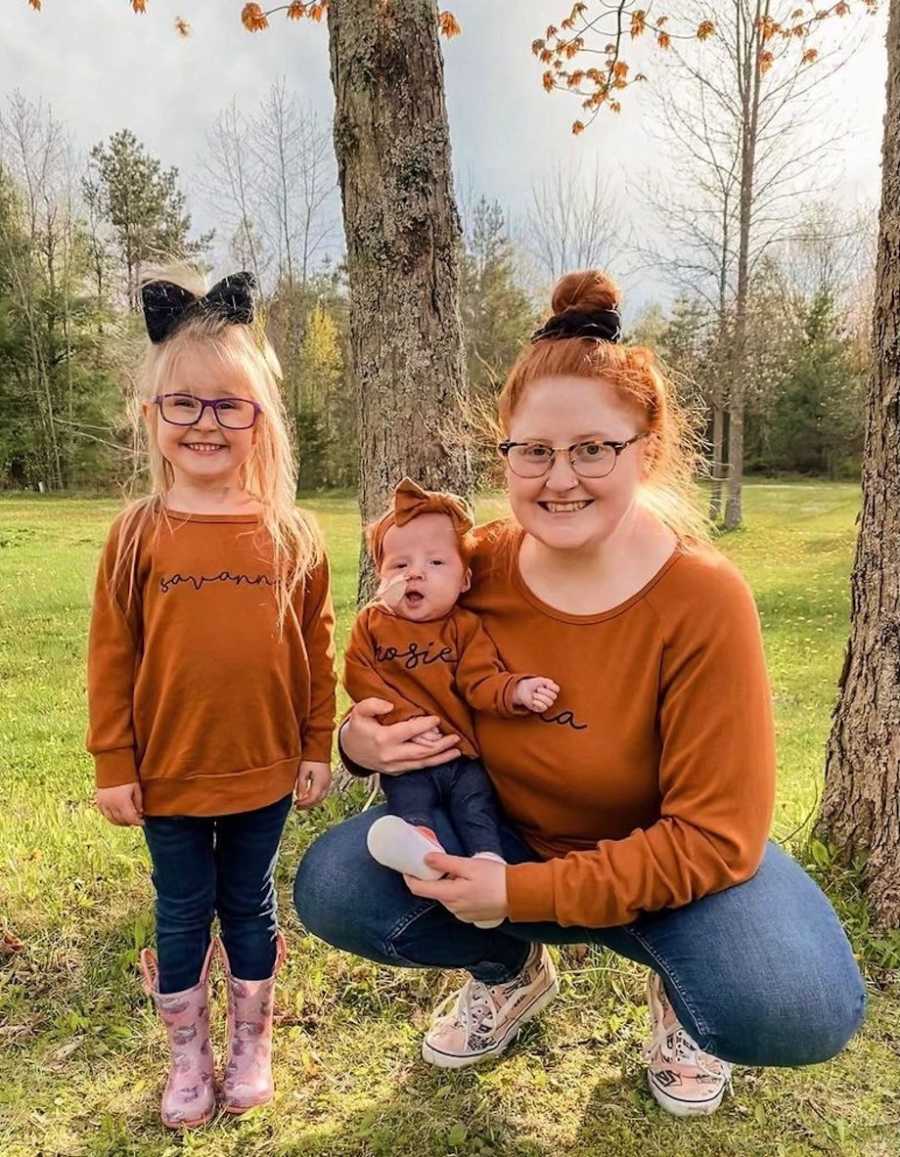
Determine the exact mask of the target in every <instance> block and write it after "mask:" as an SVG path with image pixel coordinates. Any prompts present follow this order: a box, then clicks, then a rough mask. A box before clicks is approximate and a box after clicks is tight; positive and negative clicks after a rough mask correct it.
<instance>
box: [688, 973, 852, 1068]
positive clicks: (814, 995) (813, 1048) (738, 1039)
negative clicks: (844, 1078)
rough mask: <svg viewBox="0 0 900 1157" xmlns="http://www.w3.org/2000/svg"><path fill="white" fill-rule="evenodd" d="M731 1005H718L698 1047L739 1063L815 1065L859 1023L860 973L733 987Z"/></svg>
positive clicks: (846, 1039)
mask: <svg viewBox="0 0 900 1157" xmlns="http://www.w3.org/2000/svg"><path fill="white" fill-rule="evenodd" d="M732 995H733V997H734V1005H733V1008H730V1009H726V1010H721V1009H720V1010H719V1014H718V1018H717V1022H716V1024H715V1025H714V1026H711V1028H712V1031H711V1032H710V1034H709V1035H708V1036H707V1037H706V1039H705V1040H704V1041H703V1042H701V1044H702V1047H703V1048H705V1049H707V1051H709V1052H712V1053H713V1054H714V1055H716V1056H718V1057H721V1058H722V1059H723V1060H728V1061H733V1062H735V1063H737V1064H742V1065H753V1066H787V1067H794V1066H800V1065H815V1064H820V1063H822V1062H823V1061H828V1060H831V1058H832V1057H835V1056H837V1054H838V1053H839V1052H841V1050H842V1049H844V1047H845V1046H846V1045H847V1043H848V1042H849V1041H850V1039H851V1038H852V1037H853V1036H854V1035H855V1033H856V1032H857V1030H858V1029H859V1027H860V1025H861V1024H862V1021H863V1017H864V1013H865V1004H866V997H865V988H864V985H863V983H862V979H861V978H860V977H858V976H857V977H856V978H851V979H849V980H848V981H847V982H846V983H845V984H844V985H842V986H841V987H840V988H834V987H831V986H829V987H826V988H820V987H817V986H813V985H803V986H798V987H797V989H796V990H795V991H794V992H793V993H791V992H789V991H788V990H784V991H783V992H782V993H780V994H779V993H778V992H777V991H775V990H769V991H763V992H760V993H758V994H750V993H747V992H735V993H733V994H732Z"/></svg>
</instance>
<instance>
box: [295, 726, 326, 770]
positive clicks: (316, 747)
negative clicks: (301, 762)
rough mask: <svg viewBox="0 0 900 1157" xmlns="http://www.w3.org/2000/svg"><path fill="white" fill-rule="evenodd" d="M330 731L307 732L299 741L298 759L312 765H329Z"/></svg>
mask: <svg viewBox="0 0 900 1157" xmlns="http://www.w3.org/2000/svg"><path fill="white" fill-rule="evenodd" d="M333 742H334V732H332V731H330V730H329V731H308V732H307V733H306V734H305V735H304V736H303V738H302V739H301V741H300V758H301V759H308V760H311V761H312V762H313V763H331V748H332V744H333Z"/></svg>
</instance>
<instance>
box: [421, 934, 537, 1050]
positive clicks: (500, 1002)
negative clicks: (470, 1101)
mask: <svg viewBox="0 0 900 1157" xmlns="http://www.w3.org/2000/svg"><path fill="white" fill-rule="evenodd" d="M557 992H559V980H558V979H557V976H556V968H555V967H554V965H553V961H552V960H551V959H550V953H549V952H548V951H547V949H546V948H545V946H544V945H543V944H532V946H531V951H530V952H529V954H528V959H527V960H526V961H525V967H524V968H523V969H522V971H521V972H520V973H519V975H518V976H514V977H513V978H512V980H507V981H505V982H504V983H503V984H493V985H487V984H483V983H482V982H481V981H480V980H475V978H474V977H472V978H471V979H469V980H467V981H466V983H465V984H464V985H463V986H462V988H461V989H460V990H459V992H455V993H451V995H450V996H448V997H447V999H446V1000H445V1001H442V1002H441V1004H439V1005H438V1007H437V1008H436V1009H435V1010H434V1020H433V1021H432V1024H431V1028H430V1029H429V1030H428V1032H427V1033H426V1034H425V1039H424V1040H423V1041H422V1057H423V1058H424V1059H425V1060H426V1061H428V1063H429V1064H431V1065H437V1066H438V1068H441V1069H461V1068H464V1067H465V1066H466V1065H476V1064H478V1063H479V1062H480V1061H486V1060H490V1058H491V1057H497V1056H499V1055H500V1054H501V1053H502V1052H503V1051H504V1050H505V1049H506V1048H507V1047H508V1046H509V1045H511V1044H512V1042H513V1041H514V1040H515V1038H516V1035H517V1034H518V1032H519V1029H520V1028H521V1027H522V1025H523V1024H525V1022H526V1021H528V1020H531V1018H532V1017H534V1016H537V1014H538V1013H539V1012H540V1011H541V1010H542V1009H544V1008H546V1006H547V1005H548V1004H549V1003H550V1001H551V1000H552V999H553V998H554V996H556V994H557ZM451 1005H452V1007H450V1006H451Z"/></svg>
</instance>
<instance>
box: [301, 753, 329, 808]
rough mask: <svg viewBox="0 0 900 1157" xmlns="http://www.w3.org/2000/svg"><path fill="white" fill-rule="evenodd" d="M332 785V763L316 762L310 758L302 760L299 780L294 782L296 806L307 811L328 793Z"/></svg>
mask: <svg viewBox="0 0 900 1157" xmlns="http://www.w3.org/2000/svg"><path fill="white" fill-rule="evenodd" d="M330 787H331V765H330V764H328V763H314V762H313V761H312V760H310V759H301V760H300V770H299V771H298V772H297V782H296V783H295V784H294V807H295V808H296V809H297V810H298V811H306V810H307V809H308V808H311V807H315V806H316V804H317V803H321V802H322V800H323V799H324V798H325V796H326V795H328V789H329V788H330Z"/></svg>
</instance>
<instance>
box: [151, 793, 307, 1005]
mask: <svg viewBox="0 0 900 1157" xmlns="http://www.w3.org/2000/svg"><path fill="white" fill-rule="evenodd" d="M290 810H291V796H289V795H287V796H285V797H284V799H280V800H278V801H277V802H276V803H273V804H269V805H268V806H267V807H261V808H257V809H256V810H255V811H250V812H238V813H236V814H234V815H227V816H145V817H144V836H145V838H146V840H147V846H148V847H149V849H150V858H151V860H152V861H153V884H154V886H155V888H156V945H157V952H158V955H159V990H160V992H183V991H184V990H185V989H186V988H193V986H194V985H195V984H196V983H197V981H198V980H199V978H200V971H201V969H202V967H203V959H204V957H205V956H206V950H207V948H208V947H209V939H210V925H211V924H212V921H213V916H214V915H215V914H216V913H218V915H219V923H220V924H221V926H222V941H223V943H224V945H225V951H226V952H227V953H228V960H229V963H230V965H231V969H232V972H233V974H234V975H235V976H239V977H240V978H241V980H265V979H266V978H267V977H269V976H271V975H272V968H273V967H274V964H275V953H276V945H275V936H276V933H277V930H278V923H277V902H276V899H275V882H274V879H273V877H274V874H275V863H276V861H277V859H278V844H279V842H280V840H281V832H282V829H283V828H284V822H285V820H286V819H287V816H288V813H289V812H290Z"/></svg>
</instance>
